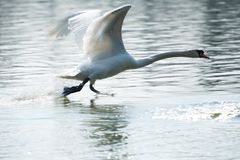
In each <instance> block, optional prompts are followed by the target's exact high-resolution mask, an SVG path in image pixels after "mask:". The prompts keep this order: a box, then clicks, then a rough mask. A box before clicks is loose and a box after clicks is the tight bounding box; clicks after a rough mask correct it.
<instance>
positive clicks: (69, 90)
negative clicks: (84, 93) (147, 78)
mask: <svg viewBox="0 0 240 160" xmlns="http://www.w3.org/2000/svg"><path fill="white" fill-rule="evenodd" d="M80 90H81V88H80V87H79V86H73V87H64V88H63V93H62V95H63V96H67V95H69V94H71V93H75V92H79V91H80Z"/></svg>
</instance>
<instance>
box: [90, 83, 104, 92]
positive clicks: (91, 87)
mask: <svg viewBox="0 0 240 160" xmlns="http://www.w3.org/2000/svg"><path fill="white" fill-rule="evenodd" d="M89 88H90V89H91V91H93V92H94V93H97V94H100V93H101V92H100V91H98V90H96V89H95V88H94V87H93V85H92V84H90V86H89Z"/></svg>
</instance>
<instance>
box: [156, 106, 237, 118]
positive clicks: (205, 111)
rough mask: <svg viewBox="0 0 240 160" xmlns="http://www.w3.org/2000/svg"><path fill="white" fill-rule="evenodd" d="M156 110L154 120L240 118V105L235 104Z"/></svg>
mask: <svg viewBox="0 0 240 160" xmlns="http://www.w3.org/2000/svg"><path fill="white" fill-rule="evenodd" d="M156 110H157V111H154V113H153V116H152V118H153V119H172V120H187V121H197V120H217V121H225V120H233V119H238V118H239V117H240V103H234V102H211V103H203V104H195V105H184V106H178V107H175V108H170V109H169V108H161V109H159V108H158V109H156Z"/></svg>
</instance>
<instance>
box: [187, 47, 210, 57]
mask: <svg viewBox="0 0 240 160" xmlns="http://www.w3.org/2000/svg"><path fill="white" fill-rule="evenodd" d="M189 53H190V54H191V55H190V57H193V58H206V59H209V57H208V56H207V55H206V53H205V52H204V51H203V50H199V49H195V50H190V51H189Z"/></svg>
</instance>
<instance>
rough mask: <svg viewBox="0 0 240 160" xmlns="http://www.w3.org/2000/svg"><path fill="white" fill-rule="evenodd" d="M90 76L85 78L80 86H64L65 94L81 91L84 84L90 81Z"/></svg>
mask: <svg viewBox="0 0 240 160" xmlns="http://www.w3.org/2000/svg"><path fill="white" fill-rule="evenodd" d="M89 80H90V79H89V78H86V79H84V80H83V82H82V83H81V84H80V85H79V86H73V87H64V88H63V93H62V95H63V96H67V95H69V94H71V93H75V92H79V91H81V90H82V88H83V86H84V85H85V84H86V83H87V82H88V81H89Z"/></svg>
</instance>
